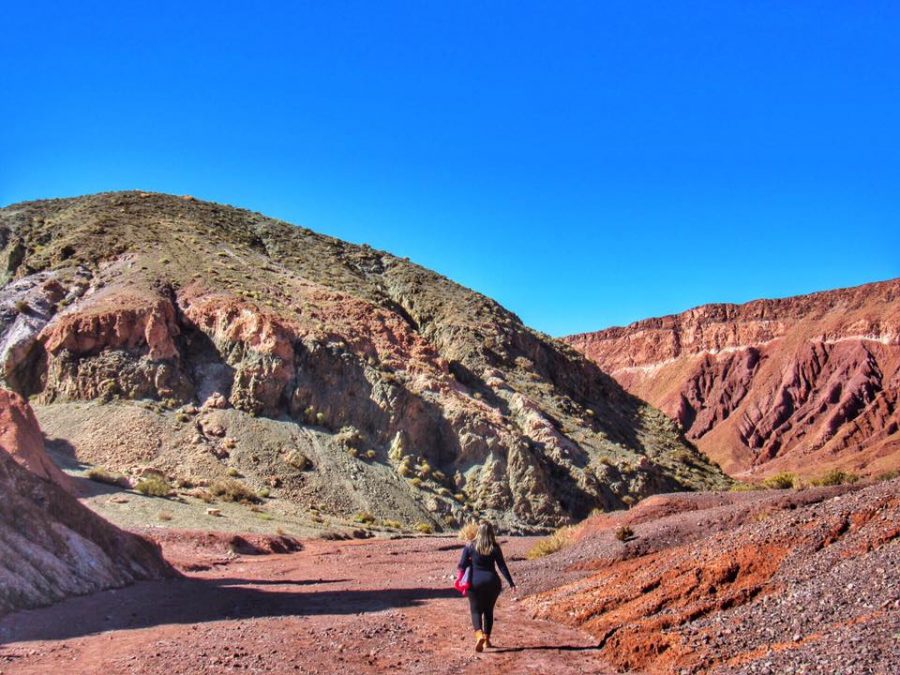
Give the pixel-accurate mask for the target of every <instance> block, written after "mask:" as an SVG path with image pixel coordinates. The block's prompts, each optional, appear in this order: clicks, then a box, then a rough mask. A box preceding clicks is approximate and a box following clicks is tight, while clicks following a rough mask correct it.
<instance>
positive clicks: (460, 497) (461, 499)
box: [453, 492, 466, 504]
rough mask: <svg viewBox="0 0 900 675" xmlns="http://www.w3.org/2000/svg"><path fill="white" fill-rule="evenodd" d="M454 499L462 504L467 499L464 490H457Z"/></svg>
mask: <svg viewBox="0 0 900 675" xmlns="http://www.w3.org/2000/svg"><path fill="white" fill-rule="evenodd" d="M453 499H455V500H456V501H458V502H459V503H460V504H462V503H464V502H465V501H466V495H465V494H464V493H462V492H457V493H456V494H455V495H453Z"/></svg>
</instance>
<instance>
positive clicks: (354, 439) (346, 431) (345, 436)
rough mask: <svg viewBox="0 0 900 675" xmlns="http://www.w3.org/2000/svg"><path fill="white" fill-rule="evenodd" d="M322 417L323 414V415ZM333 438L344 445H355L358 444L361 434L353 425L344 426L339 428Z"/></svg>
mask: <svg viewBox="0 0 900 675" xmlns="http://www.w3.org/2000/svg"><path fill="white" fill-rule="evenodd" d="M323 419H324V416H323ZM335 439H336V440H337V441H338V442H339V443H343V444H344V445H347V446H351V447H356V446H358V445H359V443H360V441H361V440H362V437H361V434H360V433H359V429H357V428H356V427H354V426H346V427H341V430H340V431H339V432H338V433H337V435H336V436H335Z"/></svg>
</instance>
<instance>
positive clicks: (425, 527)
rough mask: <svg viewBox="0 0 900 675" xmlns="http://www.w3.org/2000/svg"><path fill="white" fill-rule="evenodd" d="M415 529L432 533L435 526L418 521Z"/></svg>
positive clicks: (423, 532) (424, 532)
mask: <svg viewBox="0 0 900 675" xmlns="http://www.w3.org/2000/svg"><path fill="white" fill-rule="evenodd" d="M415 530H416V532H419V533H420V534H432V533H433V532H434V528H433V527H431V525H429V524H428V523H416V527H415Z"/></svg>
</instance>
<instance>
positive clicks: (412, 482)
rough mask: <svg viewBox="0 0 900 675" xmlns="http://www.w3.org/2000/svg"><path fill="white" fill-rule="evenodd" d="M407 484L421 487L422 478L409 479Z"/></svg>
mask: <svg viewBox="0 0 900 675" xmlns="http://www.w3.org/2000/svg"><path fill="white" fill-rule="evenodd" d="M409 484H410V485H412V486H413V487H416V488H420V487H422V479H421V478H412V479H410V481H409Z"/></svg>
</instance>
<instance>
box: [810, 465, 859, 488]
mask: <svg viewBox="0 0 900 675" xmlns="http://www.w3.org/2000/svg"><path fill="white" fill-rule="evenodd" d="M858 480H859V476H857V475H856V474H855V473H850V472H845V471H840V470H838V469H832V470H831V471H828V472H826V473H825V474H823V475H821V476H819V477H818V478H813V479H812V480H811V481H810V483H812V484H813V485H843V484H844V483H855V482H856V481H858Z"/></svg>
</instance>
